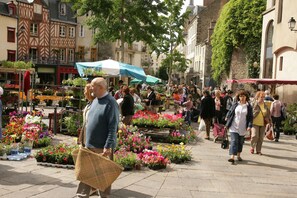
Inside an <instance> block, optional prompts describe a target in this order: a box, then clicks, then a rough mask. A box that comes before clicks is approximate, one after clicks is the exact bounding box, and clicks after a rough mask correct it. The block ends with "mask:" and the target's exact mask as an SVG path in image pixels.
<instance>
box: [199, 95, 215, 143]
mask: <svg viewBox="0 0 297 198" xmlns="http://www.w3.org/2000/svg"><path fill="white" fill-rule="evenodd" d="M203 96H204V97H203V99H202V101H201V112H200V117H201V119H203V121H204V122H205V128H206V135H205V137H204V139H207V140H209V133H210V126H211V120H212V119H213V117H214V116H215V102H214V100H213V98H212V97H211V95H210V93H209V91H208V90H204V91H203Z"/></svg>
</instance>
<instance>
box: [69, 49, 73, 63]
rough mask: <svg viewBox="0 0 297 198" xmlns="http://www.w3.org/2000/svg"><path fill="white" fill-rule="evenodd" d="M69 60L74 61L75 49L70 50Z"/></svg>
mask: <svg viewBox="0 0 297 198" xmlns="http://www.w3.org/2000/svg"><path fill="white" fill-rule="evenodd" d="M68 61H69V62H74V50H73V49H69V50H68Z"/></svg>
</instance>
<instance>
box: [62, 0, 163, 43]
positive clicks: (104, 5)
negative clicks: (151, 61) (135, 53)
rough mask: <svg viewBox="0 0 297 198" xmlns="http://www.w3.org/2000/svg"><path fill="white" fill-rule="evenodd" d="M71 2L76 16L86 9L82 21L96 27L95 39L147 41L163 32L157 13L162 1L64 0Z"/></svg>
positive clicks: (81, 14) (82, 13)
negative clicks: (84, 19) (84, 17)
mask: <svg viewBox="0 0 297 198" xmlns="http://www.w3.org/2000/svg"><path fill="white" fill-rule="evenodd" d="M67 1H68V2H72V3H73V7H72V8H73V10H75V11H76V12H77V15H78V16H83V15H85V14H86V13H88V12H90V11H91V12H92V15H91V16H89V17H88V19H87V21H86V23H87V25H88V26H89V28H90V29H96V34H95V36H94V37H95V38H94V40H95V41H96V42H99V41H101V42H105V41H107V42H108V41H116V40H122V39H123V41H124V42H127V43H129V44H131V43H132V42H133V41H140V40H141V41H144V42H146V43H148V44H149V43H151V42H152V40H153V38H154V37H158V35H159V34H160V33H162V32H163V31H164V28H163V27H162V24H161V22H160V21H159V15H160V14H162V13H166V7H165V4H164V3H163V2H161V1H159V0H133V1H130V0H129V1H128V0H113V1H110V0H100V1H98V0H88V1H86V0H67Z"/></svg>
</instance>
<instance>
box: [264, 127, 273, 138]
mask: <svg viewBox="0 0 297 198" xmlns="http://www.w3.org/2000/svg"><path fill="white" fill-rule="evenodd" d="M265 137H266V138H267V139H268V140H274V132H273V126H270V125H269V124H268V125H267V126H266V129H265Z"/></svg>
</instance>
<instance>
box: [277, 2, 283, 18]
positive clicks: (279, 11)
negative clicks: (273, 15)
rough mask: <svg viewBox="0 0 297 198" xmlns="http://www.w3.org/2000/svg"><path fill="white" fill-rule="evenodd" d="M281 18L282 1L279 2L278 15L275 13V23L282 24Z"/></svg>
mask: <svg viewBox="0 0 297 198" xmlns="http://www.w3.org/2000/svg"><path fill="white" fill-rule="evenodd" d="M282 17H283V0H279V3H278V13H277V23H281V22H282Z"/></svg>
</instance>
